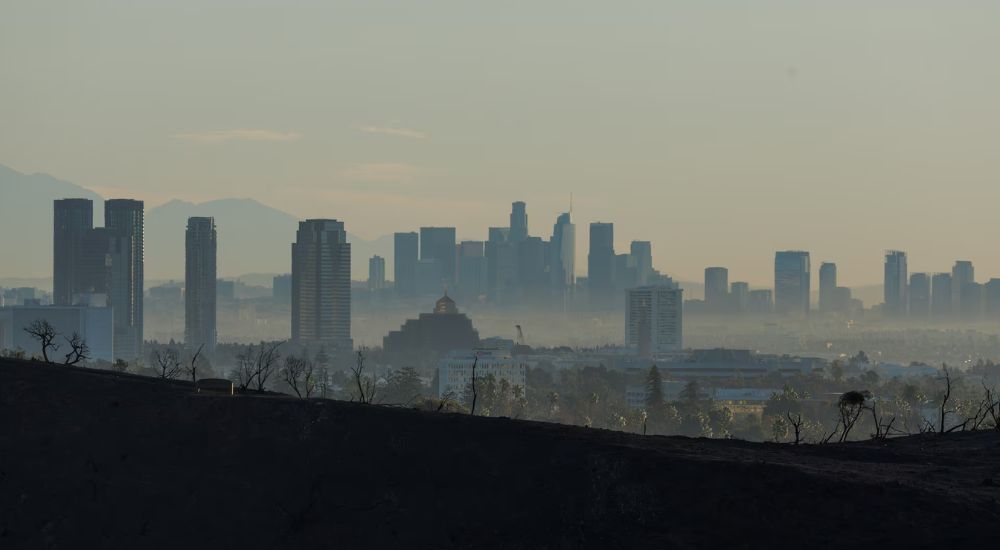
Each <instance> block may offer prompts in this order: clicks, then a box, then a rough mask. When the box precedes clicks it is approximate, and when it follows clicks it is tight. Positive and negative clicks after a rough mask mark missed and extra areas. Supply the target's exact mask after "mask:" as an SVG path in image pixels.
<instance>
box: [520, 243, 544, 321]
mask: <svg viewBox="0 0 1000 550" xmlns="http://www.w3.org/2000/svg"><path fill="white" fill-rule="evenodd" d="M517 280H518V287H519V288H520V289H521V293H522V294H521V299H522V300H524V301H526V302H528V303H532V304H539V303H541V301H542V300H544V299H545V297H546V296H547V294H548V292H547V291H548V289H549V275H548V273H547V272H546V271H545V242H544V241H542V238H541V237H528V238H526V239H524V240H523V241H521V242H520V243H518V244H517Z"/></svg>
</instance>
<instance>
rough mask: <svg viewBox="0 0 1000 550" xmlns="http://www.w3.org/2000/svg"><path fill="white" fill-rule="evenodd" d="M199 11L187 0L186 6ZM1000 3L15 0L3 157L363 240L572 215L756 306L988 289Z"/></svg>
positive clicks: (105, 189) (999, 123) (548, 222)
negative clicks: (518, 204) (862, 293)
mask: <svg viewBox="0 0 1000 550" xmlns="http://www.w3.org/2000/svg"><path fill="white" fill-rule="evenodd" d="M206 4H207V6H206ZM997 21H1000V4H998V3H994V2H973V1H950V2H929V1H919V0H906V1H903V0H899V1H873V0H868V1H853V0H841V1H837V2H802V1H801V0H798V1H783V2H778V1H773V0H759V1H755V2H740V3H736V2H721V1H720V2H712V1H686V2H677V1H673V2H670V1H655V2H654V1H651V2H589V1H581V2H544V1H539V0H535V1H531V2H527V1H511V2H494V3H473V2H459V1H448V2H445V1H439V0H424V1H421V2H379V1H373V0H366V1H357V2H278V1H262V0H255V1H246V0H241V1H236V0H225V1H221V0H220V1H214V2H202V1H198V2H195V1H194V0H175V1H172V2H151V1H128V2H126V1H109V2H100V3H93V2H79V1H63V2H44V3H43V2H34V1H21V0H13V1H10V0H8V1H7V2H4V8H3V17H2V18H0V163H2V164H6V165H9V166H11V167H13V168H15V169H17V170H21V171H24V172H35V171H41V172H47V173H51V174H53V175H55V176H57V177H60V178H62V179H66V180H69V181H73V182H75V183H79V184H81V185H84V186H87V187H90V188H93V189H95V190H97V191H99V192H101V193H104V194H106V195H111V194H114V195H117V196H136V197H140V198H144V199H146V200H148V201H150V202H151V203H157V202H162V201H164V200H166V199H168V198H174V197H176V198H183V199H188V200H206V199H212V198H220V197H253V198H255V199H257V200H260V201H261V202H264V203H266V204H270V205H272V206H275V207H277V208H280V209H282V210H285V211H288V212H290V213H292V214H295V215H297V216H301V217H319V216H322V217H336V218H339V219H343V220H345V221H346V223H347V225H348V228H349V229H350V230H351V231H352V232H354V233H356V234H358V235H361V236H363V237H366V238H374V237H377V236H379V235H383V234H387V233H391V232H393V231H399V230H410V229H414V228H416V227H419V226H420V225H455V226H457V227H458V233H459V235H460V236H464V237H469V238H485V237H486V227H487V226H490V225H505V224H506V221H507V214H508V212H509V206H510V202H511V201H513V200H524V201H527V203H528V210H529V217H530V225H531V228H532V232H533V233H534V234H539V235H544V236H548V235H549V233H550V232H551V226H552V223H553V221H554V219H555V216H556V215H557V214H558V213H559V212H561V211H563V210H565V208H566V205H567V203H568V201H569V195H570V193H573V194H574V197H575V200H574V217H575V221H576V222H577V233H578V237H577V242H578V245H579V247H580V250H579V254H578V259H577V266H578V268H579V269H581V270H585V266H586V246H587V224H588V223H589V222H591V221H597V220H600V221H613V222H615V225H616V237H617V241H618V248H619V249H621V250H625V249H626V248H627V245H628V241H630V240H632V239H644V240H652V241H653V250H654V259H655V264H656V266H657V267H658V268H659V269H661V270H663V271H665V272H668V273H671V274H673V275H675V276H676V277H678V278H680V279H684V280H692V279H693V280H698V279H700V277H701V272H702V269H703V268H704V267H705V266H707V265H725V266H728V267H729V268H730V272H731V275H730V279H731V280H749V281H750V282H751V283H754V284H759V285H769V284H770V282H771V280H772V275H771V270H772V264H771V262H772V259H773V254H774V251H775V250H776V249H785V248H802V249H807V250H810V251H812V253H813V256H812V258H813V264H814V269H817V268H818V265H819V262H820V261H822V260H833V261H837V262H838V263H839V264H840V274H841V280H842V281H843V283H845V284H866V283H873V282H878V281H880V280H881V269H882V267H881V258H882V251H883V250H884V249H886V248H899V249H903V250H906V251H908V252H909V255H910V268H911V271H944V270H948V269H950V266H951V264H952V262H953V261H954V260H955V259H956V258H963V259H971V260H973V261H974V262H975V263H976V267H977V276H978V277H979V278H981V279H985V278H988V277H990V276H993V275H996V276H1000V257H998V255H997V254H996V253H995V252H994V249H995V245H994V233H995V229H994V228H993V223H992V221H993V217H994V212H995V205H996V204H997V203H998V200H1000V188H998V186H997V185H996V183H997V179H998V178H997V175H998V174H1000V155H997V154H996V152H995V149H996V135H997V130H998V128H1000V103H998V102H997V99H996V98H997V97H1000V63H997V62H996V59H995V55H996V52H998V51H1000V33H997V32H996V28H995V26H996V22H997Z"/></svg>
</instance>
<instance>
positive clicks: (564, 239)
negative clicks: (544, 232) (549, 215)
mask: <svg viewBox="0 0 1000 550" xmlns="http://www.w3.org/2000/svg"><path fill="white" fill-rule="evenodd" d="M550 242H551V243H552V244H551V247H552V261H551V270H550V272H551V274H552V285H553V287H554V288H555V291H556V293H557V294H558V296H560V298H561V299H563V300H564V305H565V300H566V299H568V297H569V291H571V290H572V289H573V286H574V285H575V284H576V273H575V271H576V225H574V224H573V222H572V221H571V219H570V214H569V213H568V212H564V213H562V214H560V215H559V217H558V218H556V223H555V225H554V226H553V227H552V240H551V241H550Z"/></svg>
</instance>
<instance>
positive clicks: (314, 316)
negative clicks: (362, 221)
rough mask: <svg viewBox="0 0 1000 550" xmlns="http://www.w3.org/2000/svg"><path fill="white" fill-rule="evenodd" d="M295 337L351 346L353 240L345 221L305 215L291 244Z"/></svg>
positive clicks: (308, 341) (338, 346)
mask: <svg viewBox="0 0 1000 550" xmlns="http://www.w3.org/2000/svg"><path fill="white" fill-rule="evenodd" d="M292 340H293V341H295V342H298V343H304V344H309V345H316V346H317V347H318V346H325V347H326V348H327V349H331V348H332V349H335V350H340V351H350V350H351V349H352V348H353V342H352V341H351V245H350V244H349V243H348V242H347V232H346V231H345V230H344V223H343V222H339V221H337V220H324V219H319V220H306V221H304V222H299V230H298V232H296V234H295V242H294V243H292Z"/></svg>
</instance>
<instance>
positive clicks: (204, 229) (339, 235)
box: [53, 199, 353, 360]
mask: <svg viewBox="0 0 1000 550" xmlns="http://www.w3.org/2000/svg"><path fill="white" fill-rule="evenodd" d="M53 220H54V228H53V229H54V234H53V244H54V246H53V302H54V304H55V305H57V306H88V307H109V308H111V309H112V326H113V349H114V357H115V358H116V359H124V360H133V359H136V358H141V357H142V345H143V307H142V305H143V283H144V273H143V255H144V248H143V221H144V220H143V202H142V201H137V200H129V199H111V200H107V201H105V203H104V227H94V206H93V201H91V200H89V199H61V200H56V201H55V204H54V217H53ZM217 251H218V235H217V231H216V226H215V220H214V219H213V218H210V217H192V218H189V219H188V222H187V228H186V231H185V266H184V283H185V284H184V299H185V309H184V341H185V345H186V346H187V347H189V348H191V349H197V348H199V347H201V348H202V350H203V352H204V353H207V354H211V353H212V352H214V350H215V346H216V342H217V337H218V336H217V328H216V311H217V309H216V306H217V296H216V284H217V283H216V282H217V258H218V253H217ZM152 253H154V254H155V253H156V251H152ZM292 339H293V340H294V341H296V342H300V343H303V344H315V345H319V346H326V347H328V348H329V349H330V350H331V351H332V350H336V349H347V350H350V349H351V347H352V344H353V342H352V340H351V245H350V244H349V243H348V242H347V233H346V231H345V230H344V224H343V222H339V221H337V220H306V221H304V222H300V223H299V229H298V232H297V233H296V242H295V243H293V244H292Z"/></svg>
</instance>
